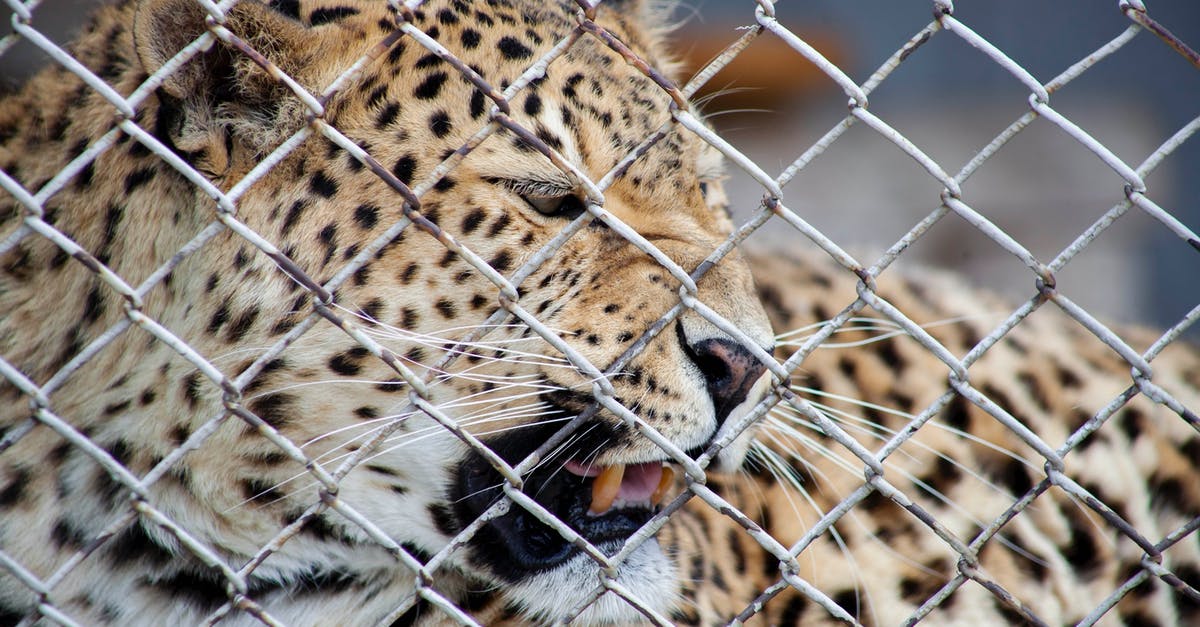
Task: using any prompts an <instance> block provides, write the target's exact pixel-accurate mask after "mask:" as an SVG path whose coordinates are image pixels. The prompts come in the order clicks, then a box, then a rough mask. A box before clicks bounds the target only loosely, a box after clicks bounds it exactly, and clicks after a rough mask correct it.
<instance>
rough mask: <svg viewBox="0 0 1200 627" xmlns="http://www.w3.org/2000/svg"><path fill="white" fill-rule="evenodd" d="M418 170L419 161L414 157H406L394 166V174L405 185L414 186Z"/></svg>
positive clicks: (398, 160)
mask: <svg viewBox="0 0 1200 627" xmlns="http://www.w3.org/2000/svg"><path fill="white" fill-rule="evenodd" d="M416 169H417V160H416V159H415V158H413V156H412V155H404V156H403V157H400V158H399V159H397V160H396V165H394V166H392V174H394V175H396V178H398V179H400V182H401V183H404V184H405V185H410V184H412V177H413V172H414V171H415V170H416Z"/></svg>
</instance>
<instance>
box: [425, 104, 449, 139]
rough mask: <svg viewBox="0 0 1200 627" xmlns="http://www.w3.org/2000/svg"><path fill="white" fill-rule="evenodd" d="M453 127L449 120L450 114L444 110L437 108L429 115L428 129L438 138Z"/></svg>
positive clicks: (446, 133) (445, 134)
mask: <svg viewBox="0 0 1200 627" xmlns="http://www.w3.org/2000/svg"><path fill="white" fill-rule="evenodd" d="M453 129H454V124H453V123H452V122H450V115H449V114H447V113H446V112H445V111H442V110H438V111H435V112H434V113H433V115H431V116H429V130H431V131H433V134H434V136H436V137H438V138H442V137H445V136H447V135H449V134H450V131H451V130H453Z"/></svg>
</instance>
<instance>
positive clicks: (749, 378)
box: [685, 338, 767, 424]
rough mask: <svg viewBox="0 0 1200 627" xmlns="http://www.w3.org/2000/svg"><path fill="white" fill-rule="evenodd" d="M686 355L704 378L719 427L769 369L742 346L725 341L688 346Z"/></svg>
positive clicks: (718, 340)
mask: <svg viewBox="0 0 1200 627" xmlns="http://www.w3.org/2000/svg"><path fill="white" fill-rule="evenodd" d="M685 346H687V345H686V344H685ZM687 354H688V357H691V359H692V362H693V363H695V364H696V366H697V367H698V368H700V372H701V373H702V374H703V375H704V381H705V383H706V384H707V385H708V395H709V396H710V397H712V400H713V407H714V408H715V410H716V414H717V424H721V423H723V422H724V421H725V418H726V417H727V416H728V415H729V412H731V411H733V408H734V407H737V406H738V405H741V404H742V401H745V400H746V395H747V394H749V393H750V389H751V388H752V387H754V382H755V381H758V378H759V377H761V376H762V373H763V372H765V371H766V369H767V367H766V366H765V365H763V364H762V362H760V361H759V360H758V359H757V358H755V357H754V354H753V353H751V352H750V351H748V350H746V349H745V348H744V347H743V346H742V345H741V344H738V343H737V342H732V341H730V340H725V339H719V338H717V339H709V340H702V341H700V342H697V343H696V344H693V345H691V346H688V347H687Z"/></svg>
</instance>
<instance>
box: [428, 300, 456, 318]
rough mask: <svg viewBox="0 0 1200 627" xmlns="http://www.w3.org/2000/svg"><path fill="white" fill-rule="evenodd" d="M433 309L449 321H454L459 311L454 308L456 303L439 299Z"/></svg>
mask: <svg viewBox="0 0 1200 627" xmlns="http://www.w3.org/2000/svg"><path fill="white" fill-rule="evenodd" d="M433 307H434V308H435V309H437V311H438V313H439V314H441V315H442V317H443V318H445V319H447V320H453V319H454V318H455V316H457V315H458V310H457V309H456V308H455V307H454V303H452V302H450V300H449V299H446V298H441V299H438V301H437V302H436V303H434V304H433Z"/></svg>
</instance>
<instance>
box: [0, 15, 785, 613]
mask: <svg viewBox="0 0 1200 627" xmlns="http://www.w3.org/2000/svg"><path fill="white" fill-rule="evenodd" d="M412 4H414V6H411V7H410V6H408V5H405V4H401V3H391V4H389V3H383V2H368V1H355V0H349V1H347V2H335V3H329V2H325V3H321V2H308V1H306V0H302V1H298V2H297V1H292V0H277V1H273V2H256V1H253V0H251V1H247V2H238V3H236V4H232V5H231V6H228V7H227V8H225V7H222V8H219V9H217V10H218V11H219V13H217V14H210V13H208V12H206V10H205V8H204V6H202V5H201V4H199V3H196V2H193V1H192V0H178V1H176V0H140V1H135V0H127V1H123V2H118V3H116V4H114V5H109V6H104V7H102V8H100V9H99V10H98V12H97V13H96V16H95V18H94V19H93V21H92V23H91V25H90V26H89V27H87V28H86V29H85V31H84V32H83V33H82V34H81V35H80V36H79V37H78V38H77V39H76V40H75V42H74V44H72V46H71V47H70V49H69V50H68V51H66V52H67V53H68V54H69V56H70V57H71V58H73V59H75V60H76V62H77V63H78V64H79V67H73V66H62V65H58V66H56V67H53V68H51V69H48V70H46V71H45V72H43V73H41V74H39V75H37V76H35V77H34V78H32V79H31V80H30V81H29V82H28V83H27V84H26V85H25V86H23V87H22V88H21V89H20V91H18V92H16V93H14V94H11V95H9V96H8V97H7V98H5V100H4V101H3V105H2V106H0V109H2V113H0V128H3V132H2V133H0V135H3V148H2V149H0V169H3V171H4V176H5V177H6V183H11V184H10V185H9V186H6V188H7V189H15V188H19V189H24V190H44V189H48V188H49V189H54V190H55V191H54V193H52V194H51V193H47V197H46V198H45V199H44V200H40V201H39V200H33V201H30V200H29V199H27V198H25V197H24V196H23V195H22V194H20V193H17V194H16V195H13V194H6V197H5V199H4V200H3V203H4V209H3V212H2V213H3V216H4V222H5V226H4V235H3V237H4V238H6V239H5V241H6V242H7V244H6V250H5V252H4V257H5V261H4V262H3V268H4V271H3V277H2V278H0V301H2V304H0V311H2V312H3V314H0V316H2V322H0V328H2V329H3V331H0V338H2V339H0V353H2V354H3V356H4V360H5V364H6V373H9V374H13V375H14V376H13V377H5V379H6V383H5V390H4V392H3V394H4V398H5V403H4V405H5V409H4V418H3V419H2V420H0V424H2V425H3V428H4V430H5V434H6V439H5V444H4V448H5V453H4V456H5V461H4V462H3V463H2V465H3V471H2V472H3V478H2V479H0V485H3V486H4V487H3V490H0V491H2V492H3V495H4V496H3V498H0V500H2V501H3V503H4V504H3V509H4V513H3V515H2V516H0V538H2V540H0V544H2V545H3V547H4V548H3V550H4V551H5V554H6V555H9V556H11V559H12V561H13V562H14V563H18V564H20V565H22V566H21V568H22V569H24V570H18V571H12V570H6V572H5V574H4V575H2V576H0V577H3V579H2V580H0V607H2V608H3V612H0V615H3V616H4V619H3V620H0V622H3V623H9V622H19V621H20V620H22V618H23V617H26V616H35V617H36V616H38V615H40V616H41V617H42V618H43V619H44V620H45V621H51V620H54V617H60V618H63V619H65V620H69V621H75V622H77V623H85V624H111V625H131V624H144V625H163V624H186V623H200V622H204V621H206V620H216V618H206V617H210V616H216V617H225V622H226V623H229V624H254V623H256V622H258V621H260V620H266V621H268V622H271V621H275V622H279V623H284V624H292V625H317V624H329V621H330V620H331V618H330V617H335V616H342V617H347V618H345V619H343V620H345V621H348V622H349V623H352V624H375V623H379V622H385V623H387V622H390V623H394V624H406V623H410V622H413V621H416V620H418V619H419V620H431V617H430V612H428V611H425V607H426V606H427V605H428V601H429V599H430V598H431V597H434V598H442V599H444V601H443V603H446V604H449V603H454V604H457V605H460V606H463V607H467V608H469V607H471V606H472V605H478V604H480V603H482V602H483V599H486V598H488V597H492V596H497V597H503V598H504V599H505V602H506V603H508V604H511V605H513V606H515V607H518V608H520V613H521V614H522V615H523V616H525V617H527V618H528V619H529V620H537V621H554V620H557V619H558V618H559V617H561V616H563V615H565V614H566V613H568V612H569V611H570V610H571V609H572V608H574V607H576V606H581V605H584V604H585V603H586V602H587V601H588V600H589V596H588V595H589V594H590V592H591V590H592V589H593V588H595V587H596V582H597V580H596V578H595V574H594V572H593V570H592V569H591V568H590V567H589V565H590V564H591V563H592V557H591V556H590V555H591V554H589V553H588V552H587V550H585V549H584V548H582V545H584V544H586V545H587V546H589V547H591V548H590V550H591V551H592V552H593V554H594V553H595V552H597V551H600V552H607V553H609V554H615V553H616V552H618V551H619V550H621V548H622V547H623V546H624V545H625V542H626V540H627V539H628V538H629V537H630V536H632V535H633V534H634V533H635V532H636V531H637V530H638V529H640V528H641V527H643V526H644V525H646V524H647V522H648V521H649V520H650V519H651V517H652V516H653V515H654V503H653V501H654V500H655V499H654V498H653V497H654V496H655V494H654V493H655V492H656V491H657V488H658V487H659V484H665V483H667V482H668V479H669V478H670V476H671V474H672V473H671V471H670V470H669V469H668V470H664V461H666V460H668V459H669V458H670V455H671V454H674V455H676V456H680V455H690V456H691V457H698V456H700V455H701V454H702V453H703V451H705V450H707V448H708V447H709V446H710V443H711V442H712V441H713V440H714V439H715V438H716V437H717V434H718V431H719V430H720V429H721V428H722V426H723V425H725V424H726V423H730V424H732V421H730V420H729V417H730V416H731V415H740V414H738V413H736V412H741V411H744V409H740V408H744V407H745V406H746V405H747V404H752V403H753V402H754V401H755V399H757V397H758V396H759V395H761V391H762V389H763V388H764V387H765V383H760V381H764V379H763V377H762V375H763V373H764V372H765V368H766V366H765V364H763V363H762V362H761V361H760V360H758V359H757V358H756V357H755V356H754V352H755V351H757V352H759V353H761V354H764V355H765V354H767V352H769V351H770V350H771V349H772V347H773V333H772V330H771V328H770V322H769V320H768V319H767V316H766V313H765V310H764V309H763V308H762V306H761V304H760V303H759V301H758V299H757V298H756V297H755V293H754V287H753V283H752V279H751V275H750V272H749V270H748V267H747V266H746V264H745V262H744V260H742V258H741V256H740V253H739V252H737V251H735V250H728V251H726V252H727V254H721V255H718V254H717V253H716V252H715V251H719V250H721V249H722V248H723V245H724V244H725V242H726V240H727V238H728V234H729V231H730V222H729V219H728V217H727V216H725V215H724V213H723V210H722V209H721V208H719V207H716V206H715V204H714V202H712V201H710V200H708V199H706V192H708V191H709V190H708V187H707V185H706V182H707V181H709V180H712V179H714V177H718V176H720V174H719V170H720V167H721V164H720V159H719V158H718V157H717V153H716V152H715V151H714V150H713V149H712V148H711V147H707V145H706V144H705V142H703V141H702V140H701V139H700V138H699V136H697V135H696V134H694V133H692V132H690V131H688V130H687V129H686V128H684V127H682V126H680V125H678V124H671V125H669V128H666V129H664V130H663V131H662V137H661V138H659V141H657V142H656V143H654V144H652V145H646V146H642V143H643V141H644V140H645V138H647V137H651V136H654V135H655V134H656V133H658V132H659V129H660V127H663V125H664V124H665V123H667V122H668V121H670V120H671V119H672V111H673V108H674V109H678V108H679V106H680V104H679V103H680V102H682V100H681V99H682V95H681V92H680V91H679V89H678V88H674V89H673V90H672V89H663V88H661V87H660V84H664V85H665V84H667V83H666V81H667V79H666V78H665V76H664V75H662V74H660V73H659V71H658V70H654V71H653V72H651V71H643V70H642V69H640V68H639V67H638V66H637V64H636V63H630V62H628V61H627V59H633V58H635V57H636V58H637V59H640V60H641V63H644V64H647V66H648V67H653V68H664V71H667V70H669V69H670V68H671V67H672V61H670V58H669V57H668V52H667V49H666V47H665V43H664V39H663V33H662V29H663V28H665V27H661V26H659V25H658V24H659V23H658V22H657V21H653V14H654V13H655V11H656V9H655V7H653V6H650V5H648V4H645V3H641V2H628V3H624V2H610V3H605V4H604V5H603V6H600V7H593V8H587V7H583V6H581V5H579V4H576V3H570V2H550V3H546V2H536V1H533V0H494V1H491V2H484V3H471V2H462V1H437V2H428V3H423V4H419V6H416V5H417V4H418V3H412ZM581 12H582V13H581ZM580 15H583V17H580ZM586 25H590V27H591V28H593V29H594V31H595V32H594V33H591V34H585V33H581V32H578V29H580V28H583V27H584V26H586ZM571 38H574V39H576V40H577V41H575V43H574V45H572V46H570V47H569V49H563V50H559V51H558V53H557V58H555V59H554V61H553V62H552V63H548V64H544V65H542V66H539V65H538V64H537V61H538V59H539V58H541V57H543V56H545V55H547V54H554V53H556V48H555V47H556V46H559V45H561V44H560V43H559V42H561V41H563V40H564V39H566V40H570V39H571ZM81 74H83V75H89V76H88V80H84V79H83V78H81ZM510 89H511V92H512V93H511V95H509V96H505V95H504V94H505V93H506V90H510ZM684 104H686V103H684ZM689 113H690V110H689ZM493 126H494V127H495V128H492V127H493ZM481 130H490V131H492V132H490V133H488V134H487V136H486V137H482V136H480V135H479V133H480V132H481ZM630 153H634V154H640V156H641V158H639V159H637V160H635V161H632V162H626V161H625V159H626V155H628V154H630ZM81 155H83V158H82V159H80V156H81ZM77 160H78V161H77ZM610 171H617V173H618V174H619V176H618V175H614V180H613V182H612V183H611V184H610V185H606V186H605V187H604V190H603V192H602V193H601V192H600V191H599V190H598V188H596V186H595V184H591V186H590V187H589V186H587V185H585V184H584V183H583V182H582V181H583V179H588V180H596V181H598V180H601V178H602V177H603V176H604V175H605V174H606V173H608V172H610ZM60 172H66V174H62V175H61V178H59V179H55V176H56V175H59V173H60ZM33 193H37V192H33ZM711 193H712V194H715V193H716V191H715V188H714V190H712V192H711ZM585 214H586V215H585ZM48 230H52V231H54V232H55V233H57V235H52V236H51V237H50V238H46V237H44V236H43V234H45V233H47V232H48ZM35 233H36V235H35ZM568 235H569V237H568ZM726 248H727V247H726ZM542 249H546V250H552V251H554V254H553V255H552V259H551V260H549V261H547V262H542V261H540V260H539V259H538V256H539V255H541V256H543V257H545V256H546V255H547V253H545V252H541V253H539V251H541V250H542ZM668 266H674V270H673V271H672V270H671V269H669V267H668ZM345 268H351V269H350V270H345ZM697 269H701V270H700V271H699V272H698V271H697ZM339 273H341V274H339ZM693 275H694V277H693ZM684 287H686V288H688V290H689V293H690V294H691V296H693V297H694V298H696V299H698V300H699V301H700V302H702V303H704V306H705V307H706V310H707V312H708V313H707V314H706V315H701V314H699V313H697V311H696V309H695V308H682V307H680V296H679V290H680V289H682V288H684ZM673 310H674V311H673ZM317 318H321V319H322V320H324V321H325V322H321V323H320V324H317V323H316V320H317ZM660 319H661V320H662V321H661V322H659V320H660ZM713 319H715V320H718V323H714V322H712V321H711V320H713ZM656 324H657V327H656V328H655V330H654V332H652V333H647V332H646V331H647V330H648V329H651V328H652V327H655V325H656ZM719 325H720V326H719ZM731 332H732V333H733V334H732V335H731ZM747 344H748V345H750V346H752V347H753V350H751V349H747V348H746V345H747ZM272 346H276V348H275V349H272V348H271V347H272ZM626 353H628V355H626ZM264 355H265V356H264ZM9 366H11V370H10V369H9ZM589 368H590V369H591V370H589ZM610 371H611V372H610ZM606 372H608V374H605V373H606ZM34 389H36V390H38V391H33V390H34ZM30 392H32V395H30V394H29V393H30ZM596 395H601V396H604V397H605V398H606V402H605V403H604V404H603V405H602V406H601V405H595V406H594V407H593V405H594V403H593V398H594V397H595V396H596ZM31 403H32V404H31ZM589 407H591V409H589ZM635 412H636V414H635ZM576 417H579V424H578V425H577V427H578V428H576V429H575V431H573V432H572V435H570V437H568V438H566V439H565V441H560V442H558V443H557V444H556V445H553V447H552V448H551V449H549V450H545V451H539V448H540V447H542V446H551V444H547V443H551V442H553V441H554V440H553V438H554V437H555V434H556V433H558V432H559V431H560V429H562V427H563V426H564V425H566V424H567V423H568V422H570V421H572V420H574V419H575V418H576ZM647 433H653V435H654V437H653V438H651V437H647V436H646V435H645V434H647ZM80 445H82V446H80ZM670 449H674V450H673V451H671V450H670ZM531 456H534V457H536V456H544V457H545V459H543V460H542V463H538V464H533V462H530V464H529V465H528V466H526V467H523V468H522V470H521V471H520V473H521V474H520V476H519V477H516V478H513V474H514V473H516V472H517V471H515V470H513V469H512V467H513V466H517V465H518V464H520V463H522V461H523V460H525V459H526V458H529V457H531ZM341 465H348V466H353V467H354V470H353V471H352V472H351V471H339V470H338V469H339V467H341ZM609 469H612V470H609ZM602 471H608V472H609V473H610V475H609V476H612V475H611V473H614V472H620V473H623V474H622V476H619V477H617V478H616V480H615V482H614V483H613V484H612V485H613V487H614V488H615V494H614V495H613V499H612V500H611V501H610V502H609V503H607V504H604V505H602V506H601V505H600V501H597V500H596V499H594V498H593V497H594V492H595V490H593V486H594V484H595V483H596V482H597V481H598V480H599V479H598V475H599V474H601V472H602ZM510 481H515V482H517V486H518V487H511V486H512V485H513V484H511V483H509V482H510ZM505 486H510V487H508V488H505ZM514 490H515V492H514ZM506 492H507V493H513V494H514V496H517V498H520V495H527V498H528V499H529V501H528V502H525V506H524V507H512V506H511V505H510V506H509V507H508V511H503V509H504V508H505V505H504V503H508V502H509V501H508V500H507V499H506V498H504V494H505V493H506ZM321 494H323V496H318V497H316V498H315V499H314V495H321ZM497 501H504V503H499V504H498V503H497ZM549 517H553V518H556V519H557V520H559V521H562V522H561V524H563V525H567V526H568V528H569V529H570V533H571V534H574V537H571V536H570V535H564V534H562V533H559V531H560V530H559V529H557V528H555V527H554V526H552V525H551V524H549V523H547V522H545V519H546V518H549ZM460 536H461V537H462V538H463V539H459V538H460ZM468 538H469V539H468ZM380 541H382V544H380ZM276 545H278V546H276ZM264 547H267V548H266V549H264ZM435 558H436V559H437V560H438V562H437V565H436V568H435V567H429V568H430V569H431V572H435V573H436V584H431V585H432V587H431V585H427V583H426V582H425V581H424V580H425V579H428V578H429V577H431V576H432V575H430V574H429V573H426V572H422V573H418V572H417V571H418V570H420V569H422V568H424V566H423V565H424V564H427V563H429V562H430V561H431V560H434V559H435ZM397 560H399V561H397ZM624 561H625V564H626V565H625V566H624V567H623V568H621V569H620V573H619V574H618V575H617V576H616V578H615V579H614V580H613V581H614V582H615V583H617V584H619V585H620V586H623V587H625V588H628V589H634V590H639V591H640V593H641V594H642V595H643V596H645V597H646V599H647V602H646V603H647V604H648V605H647V607H648V608H650V609H651V610H652V611H654V612H658V613H663V612H666V611H667V608H668V606H669V605H670V603H671V602H672V598H673V597H674V595H675V590H674V587H675V582H676V580H677V577H676V575H675V573H674V567H673V565H672V561H671V560H670V558H669V556H668V555H667V554H666V553H665V552H664V550H663V549H662V548H661V546H660V545H659V543H658V542H657V541H650V542H644V543H641V544H640V545H639V546H638V548H637V549H635V550H632V551H630V554H629V555H628V556H627V557H626V558H625V560H624ZM75 562H78V563H77V564H76V563H75ZM222 564H223V565H224V566H222ZM64 565H65V566H66V568H64ZM247 566H249V568H247V570H246V572H245V573H244V574H237V573H236V572H235V569H242V568H246V567H247ZM60 569H61V570H60ZM25 574H27V575H28V577H31V578H32V580H36V581H42V582H44V581H48V580H52V581H53V582H54V583H53V591H52V592H50V593H49V595H48V596H47V595H46V594H45V593H44V592H43V591H41V590H39V584H35V585H34V587H33V588H31V587H29V586H28V585H26V584H27V583H28V582H29V581H30V579H28V578H27V577H26V576H25ZM435 591H436V592H435ZM418 602H419V603H418ZM406 604H407V606H408V609H407V610H404V611H400V610H398V609H397V608H402V607H405V605H406ZM51 606H52V608H53V609H47V608H49V607H51ZM393 613H395V615H394V616H393V615H392V614H393ZM639 616H641V614H639V613H638V612H637V611H635V608H634V607H633V606H631V605H629V604H628V603H625V602H624V601H623V600H621V599H620V598H619V597H617V596H615V595H604V597H603V598H601V599H600V600H599V601H598V602H596V603H593V604H591V605H590V606H589V607H588V608H587V609H586V611H584V613H583V614H582V616H581V617H580V618H581V620H583V621H584V622H588V623H606V622H608V623H613V622H625V621H632V620H636V619H637V617H639Z"/></svg>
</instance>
